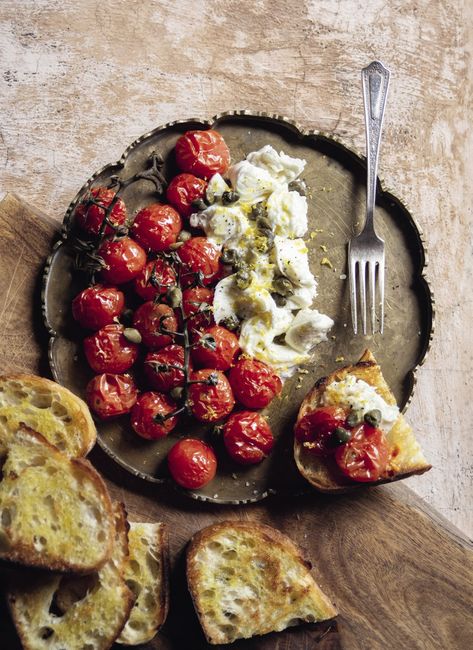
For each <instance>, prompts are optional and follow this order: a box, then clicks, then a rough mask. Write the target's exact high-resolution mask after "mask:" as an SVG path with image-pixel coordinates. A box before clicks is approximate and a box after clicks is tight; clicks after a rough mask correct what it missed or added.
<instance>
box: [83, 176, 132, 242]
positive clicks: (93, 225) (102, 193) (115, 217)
mask: <svg viewBox="0 0 473 650" xmlns="http://www.w3.org/2000/svg"><path fill="white" fill-rule="evenodd" d="M90 194H91V198H92V199H93V200H94V201H96V203H97V204H96V203H90V202H88V201H87V199H86V200H85V201H84V202H82V203H79V205H78V206H77V208H76V211H75V218H76V220H77V224H78V225H79V226H80V228H81V229H82V230H84V231H85V232H88V233H89V234H91V235H98V234H99V232H100V228H101V226H102V222H103V220H104V218H105V210H106V208H108V206H109V205H110V203H111V202H112V200H113V197H114V196H115V192H114V191H113V190H110V189H108V188H106V187H94V188H93V189H92V190H91V191H90ZM109 220H110V221H111V223H113V224H114V225H115V226H122V225H123V224H124V223H125V221H126V207H125V204H124V203H123V201H122V199H120V198H119V199H117V201H116V203H115V205H114V206H113V208H112V211H111V213H110V216H109ZM113 232H114V229H113V228H111V227H110V226H105V230H104V233H105V234H106V235H110V234H112V233H113Z"/></svg>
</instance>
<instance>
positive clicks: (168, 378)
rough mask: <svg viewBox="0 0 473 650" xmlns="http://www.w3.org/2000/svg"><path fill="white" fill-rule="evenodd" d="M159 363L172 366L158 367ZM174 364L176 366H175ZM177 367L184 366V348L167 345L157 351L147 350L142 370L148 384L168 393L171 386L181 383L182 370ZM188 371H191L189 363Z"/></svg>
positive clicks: (182, 379) (180, 384) (182, 378)
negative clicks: (166, 367)
mask: <svg viewBox="0 0 473 650" xmlns="http://www.w3.org/2000/svg"><path fill="white" fill-rule="evenodd" d="M189 362H190V359H189ZM160 365H161V366H163V365H167V366H173V367H172V368H171V367H170V368H168V369H167V370H165V369H160V368H159V366H160ZM176 366H178V367H177V368H176ZM179 368H184V348H183V347H181V346H180V345H167V346H166V347H165V348H161V349H160V350H158V351H157V352H149V353H148V354H147V355H146V359H145V362H144V371H145V376H146V379H147V380H148V384H149V385H150V386H152V387H153V388H155V389H156V390H160V391H161V392H163V393H169V392H170V391H171V390H172V389H173V388H177V387H179V386H182V385H183V383H184V372H183V370H179ZM189 371H192V365H191V364H190V363H189Z"/></svg>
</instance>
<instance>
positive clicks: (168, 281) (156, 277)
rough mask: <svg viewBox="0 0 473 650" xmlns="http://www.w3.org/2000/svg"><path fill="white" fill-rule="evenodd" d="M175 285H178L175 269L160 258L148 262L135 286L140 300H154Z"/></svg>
mask: <svg viewBox="0 0 473 650" xmlns="http://www.w3.org/2000/svg"><path fill="white" fill-rule="evenodd" d="M174 284H176V274H175V272H174V269H173V268H172V266H171V265H170V264H168V262H166V260H163V259H162V258H160V257H158V258H157V259H155V260H150V261H149V262H147V264H146V266H145V267H144V268H143V270H142V271H141V273H140V274H139V275H138V276H137V277H136V278H135V280H134V285H133V286H134V288H135V291H136V293H137V294H138V295H139V296H140V298H143V300H153V298H154V297H155V296H157V295H163V294H165V293H166V291H167V290H168V289H169V287H171V286H172V285H174Z"/></svg>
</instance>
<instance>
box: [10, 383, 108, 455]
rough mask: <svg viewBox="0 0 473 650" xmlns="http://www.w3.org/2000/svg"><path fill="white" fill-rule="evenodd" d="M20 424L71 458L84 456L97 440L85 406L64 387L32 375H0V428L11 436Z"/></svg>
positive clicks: (92, 422)
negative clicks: (38, 434) (35, 432)
mask: <svg viewBox="0 0 473 650" xmlns="http://www.w3.org/2000/svg"><path fill="white" fill-rule="evenodd" d="M20 424H25V425H26V426H28V427H30V428H31V429H33V430H34V431H37V432H38V433H41V435H42V436H44V437H45V438H46V440H48V442H50V443H51V444H52V445H54V446H55V447H57V448H58V449H59V450H60V451H62V452H64V453H65V454H66V455H67V456H71V457H72V458H79V457H80V456H85V455H86V454H87V453H88V452H89V451H90V450H91V449H92V447H93V446H94V444H95V440H96V437H97V431H96V429H95V424H94V421H93V420H92V417H91V415H90V411H89V409H88V407H87V405H86V404H85V402H83V401H82V400H81V399H80V398H79V397H77V396H76V395H74V393H71V391H70V390H68V389H67V388H64V387H63V386H60V385H59V384H56V383H55V382H54V381H50V380H49V379H44V378H42V377H36V376H34V375H5V376H0V426H1V427H2V428H3V429H5V431H10V432H11V433H14V432H15V431H16V430H17V429H18V427H19V426H20Z"/></svg>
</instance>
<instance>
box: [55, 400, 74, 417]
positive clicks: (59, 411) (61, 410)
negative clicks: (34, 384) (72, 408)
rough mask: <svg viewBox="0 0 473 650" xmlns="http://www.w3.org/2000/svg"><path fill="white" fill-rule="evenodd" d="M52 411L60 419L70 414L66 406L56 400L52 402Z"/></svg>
mask: <svg viewBox="0 0 473 650" xmlns="http://www.w3.org/2000/svg"><path fill="white" fill-rule="evenodd" d="M51 411H52V412H53V415H55V416H56V417H57V418H59V419H63V418H67V417H68V415H69V414H68V412H67V409H66V407H65V406H64V405H63V404H61V403H60V402H56V401H54V402H53V403H52V405H51ZM69 419H70V418H69Z"/></svg>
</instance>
